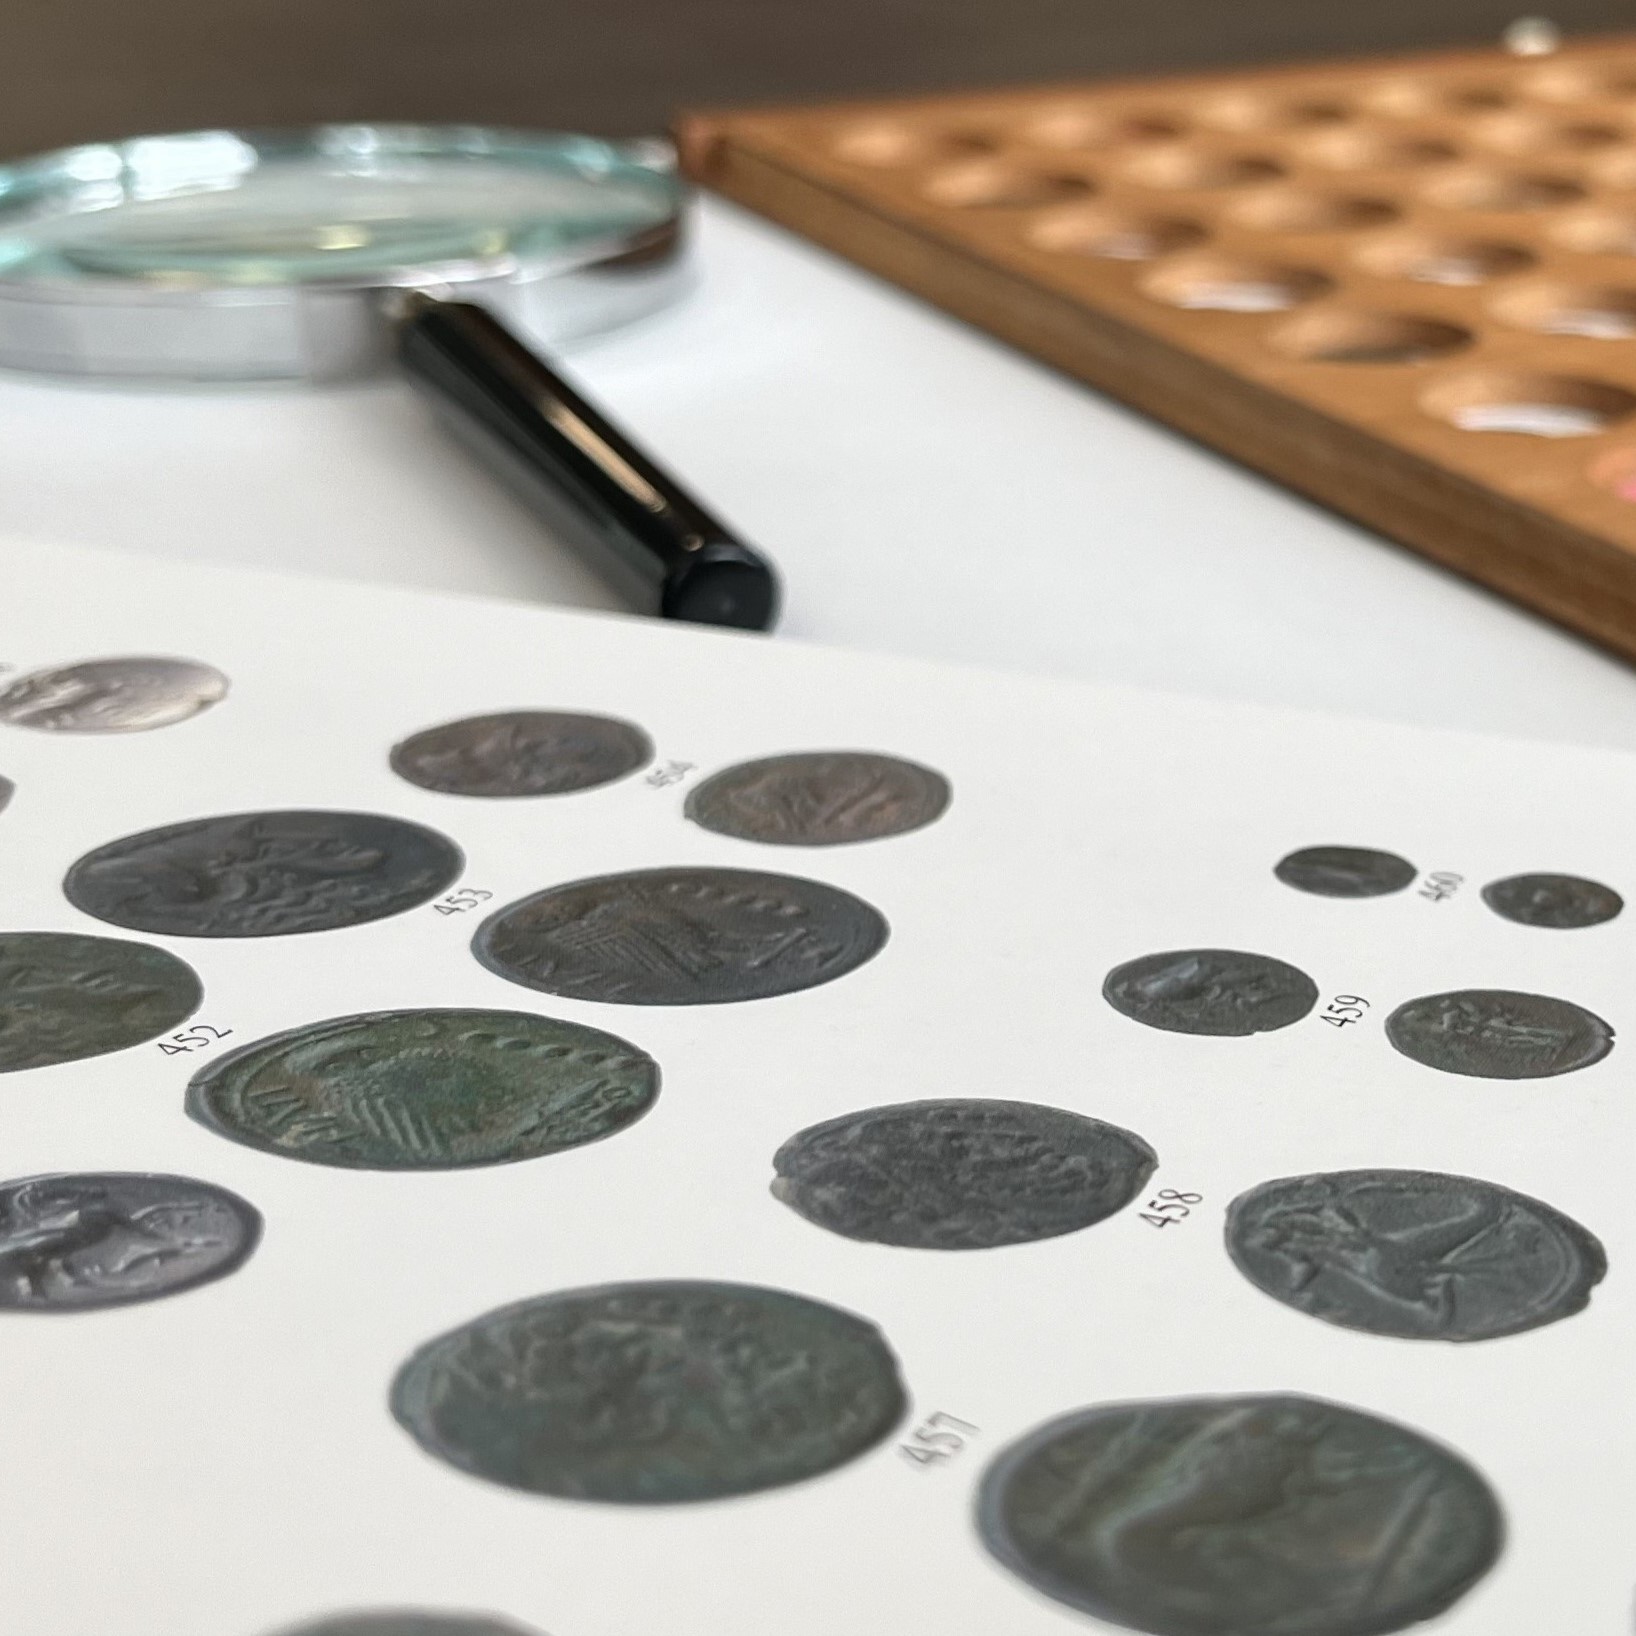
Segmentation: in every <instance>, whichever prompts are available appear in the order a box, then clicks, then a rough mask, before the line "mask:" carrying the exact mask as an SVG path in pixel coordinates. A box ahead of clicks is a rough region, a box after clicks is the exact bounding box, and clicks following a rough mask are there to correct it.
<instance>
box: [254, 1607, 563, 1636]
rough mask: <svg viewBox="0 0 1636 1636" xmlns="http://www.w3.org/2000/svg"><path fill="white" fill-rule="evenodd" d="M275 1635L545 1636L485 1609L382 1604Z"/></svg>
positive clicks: (299, 1626)
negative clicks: (468, 1610) (447, 1609)
mask: <svg viewBox="0 0 1636 1636" xmlns="http://www.w3.org/2000/svg"><path fill="white" fill-rule="evenodd" d="M275 1636H544V1633H543V1632H540V1631H535V1630H532V1629H529V1628H527V1627H525V1626H523V1625H516V1624H513V1623H512V1622H511V1620H509V1619H496V1618H494V1617H492V1616H491V1615H489V1614H485V1613H426V1612H417V1611H416V1610H414V1609H411V1608H385V1609H381V1610H379V1611H377V1612H368V1613H362V1612H361V1613H338V1614H335V1615H334V1616H332V1617H331V1618H328V1619H320V1620H318V1622H317V1623H316V1624H308V1625H296V1626H294V1627H293V1628H286V1629H284V1630H281V1631H278V1632H275Z"/></svg>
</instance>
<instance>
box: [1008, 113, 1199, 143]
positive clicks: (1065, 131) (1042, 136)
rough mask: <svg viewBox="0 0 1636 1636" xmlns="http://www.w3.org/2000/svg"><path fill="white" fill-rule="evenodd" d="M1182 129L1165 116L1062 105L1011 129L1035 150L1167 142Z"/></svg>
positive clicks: (1033, 115) (1178, 134) (1020, 139)
mask: <svg viewBox="0 0 1636 1636" xmlns="http://www.w3.org/2000/svg"><path fill="white" fill-rule="evenodd" d="M1184 130H1185V126H1184V125H1183V124H1182V122H1181V121H1180V120H1177V119H1172V118H1171V117H1170V116H1169V115H1166V114H1150V113H1115V112H1113V111H1112V110H1110V109H1106V108H1097V107H1086V106H1075V105H1072V104H1064V105H1063V106H1062V107H1060V108H1047V109H1043V110H1040V111H1037V112H1035V113H1032V114H1030V115H1028V116H1027V117H1026V118H1025V119H1023V120H1022V121H1021V122H1020V123H1019V124H1017V125H1016V126H1014V127H1013V128H1012V131H1011V135H1012V137H1013V138H1014V140H1016V141H1018V142H1021V143H1024V144H1026V145H1028V146H1032V147H1038V148H1110V147H1118V146H1121V145H1122V144H1124V143H1127V142H1171V141H1174V140H1175V139H1176V138H1177V137H1179V136H1181V135H1182V133H1183V131H1184Z"/></svg>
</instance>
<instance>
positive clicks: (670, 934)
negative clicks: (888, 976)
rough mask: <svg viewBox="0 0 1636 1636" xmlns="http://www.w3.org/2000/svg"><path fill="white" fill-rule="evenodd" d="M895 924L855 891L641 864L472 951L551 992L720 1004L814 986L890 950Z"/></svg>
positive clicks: (520, 920) (535, 901) (488, 933)
mask: <svg viewBox="0 0 1636 1636" xmlns="http://www.w3.org/2000/svg"><path fill="white" fill-rule="evenodd" d="M886 938H887V926H886V922H885V920H884V919H883V918H882V917H881V915H880V914H879V913H878V912H877V911H876V910H874V909H872V908H871V907H870V906H869V905H868V904H867V903H865V902H863V901H862V900H861V899H860V898H855V897H853V896H852V895H851V893H849V892H843V891H840V890H839V889H838V888H836V887H833V886H826V885H824V884H823V883H822V882H821V881H814V880H802V879H799V878H798V877H796V876H793V875H767V874H761V873H759V872H757V871H754V870H749V869H642V870H637V871H635V872H633V873H631V874H628V875H601V876H598V877H597V878H595V879H593V880H581V881H572V882H570V883H569V884H568V885H566V886H553V887H549V888H547V889H546V890H545V891H543V892H536V893H535V894H534V895H533V896H532V897H526V898H523V899H521V900H520V901H519V902H517V903H512V904H508V905H507V906H506V907H505V908H504V909H501V910H499V911H498V913H496V914H493V915H491V916H490V917H489V918H488V919H487V920H486V921H484V923H483V924H482V925H481V926H480V927H478V929H477V935H476V937H475V938H474V939H473V940H472V952H473V953H474V954H475V955H476V956H477V958H478V960H479V961H481V962H482V964H483V965H485V966H487V967H488V969H489V970H490V971H492V972H494V973H496V974H497V975H498V976H501V977H504V978H506V979H507V980H508V981H510V982H513V983H521V984H522V985H523V986H524V987H525V988H533V989H539V990H541V991H542V992H543V993H546V994H561V995H566V996H569V997H571V998H573V999H577V1000H604V1001H609V1002H612V1003H615V1004H619V1005H714V1004H721V1003H725V1002H728V1001H735V1000H760V999H766V998H769V997H770V996H772V995H776V994H793V993H795V992H796V991H798V990H800V989H806V988H815V987H817V986H818V984H820V983H828V982H831V981H833V980H834V979H835V978H837V977H842V976H845V975H846V973H847V972H849V971H854V970H856V969H857V968H858V967H859V966H861V965H863V964H864V962H865V961H867V960H871V959H873V958H874V956H875V955H877V954H878V953H880V951H881V949H882V947H883V946H884V945H885V943H886Z"/></svg>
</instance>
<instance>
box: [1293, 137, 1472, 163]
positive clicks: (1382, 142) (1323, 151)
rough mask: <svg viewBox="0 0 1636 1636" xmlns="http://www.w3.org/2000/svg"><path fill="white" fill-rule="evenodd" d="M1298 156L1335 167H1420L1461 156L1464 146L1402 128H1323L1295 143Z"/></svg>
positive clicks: (1294, 148) (1295, 151) (1311, 161)
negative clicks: (1323, 129)
mask: <svg viewBox="0 0 1636 1636" xmlns="http://www.w3.org/2000/svg"><path fill="white" fill-rule="evenodd" d="M1291 151H1292V152H1294V153H1295V154H1296V155H1297V157H1299V158H1302V159H1306V160H1308V161H1309V162H1310V163H1312V164H1314V165H1325V166H1328V168H1329V169H1331V170H1418V169H1419V168H1420V167H1421V166H1423V165H1443V164H1447V163H1448V162H1449V161H1450V160H1451V159H1458V158H1459V157H1460V150H1459V149H1458V148H1457V147H1455V145H1454V144H1453V143H1452V142H1447V141H1445V140H1444V139H1443V138H1442V137H1440V136H1420V135H1415V134H1413V133H1406V132H1402V131H1381V130H1367V129H1358V130H1341V131H1323V132H1320V133H1319V134H1318V135H1316V136H1310V137H1307V138H1305V139H1303V140H1302V141H1299V142H1297V143H1295V144H1293V145H1292V149H1291Z"/></svg>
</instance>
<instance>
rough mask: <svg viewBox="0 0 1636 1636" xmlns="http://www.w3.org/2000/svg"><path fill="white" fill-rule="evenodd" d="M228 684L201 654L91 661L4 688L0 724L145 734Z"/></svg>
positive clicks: (200, 705)
mask: <svg viewBox="0 0 1636 1636" xmlns="http://www.w3.org/2000/svg"><path fill="white" fill-rule="evenodd" d="M227 689H228V681H227V678H226V677H225V676H224V675H222V673H221V672H220V671H219V670H217V669H215V668H214V667H213V666H211V665H203V664H200V663H199V662H198V660H196V659H164V658H136V657H131V658H119V659H87V660H85V661H83V662H82V663H80V664H76V665H59V666H58V667H57V668H55V669H53V670H34V671H30V672H29V673H28V674H27V675H26V676H19V677H18V678H17V679H16V680H15V681H13V682H10V683H8V684H7V685H6V686H5V687H4V688H0V722H5V723H7V724H9V725H10V726H12V727H34V728H39V729H41V730H42V731H45V732H50V733H145V732H148V731H150V730H151V729H153V728H155V727H172V726H174V725H175V724H176V723H177V722H182V721H186V720H187V719H188V718H189V717H190V716H196V715H198V714H199V712H200V711H201V710H208V709H209V708H210V706H211V705H213V704H219V703H220V702H221V701H222V700H223V699H225V698H226V697H227Z"/></svg>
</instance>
